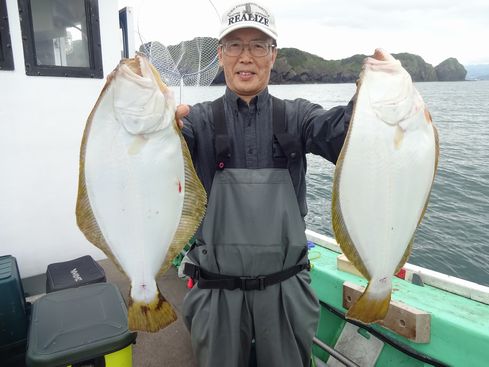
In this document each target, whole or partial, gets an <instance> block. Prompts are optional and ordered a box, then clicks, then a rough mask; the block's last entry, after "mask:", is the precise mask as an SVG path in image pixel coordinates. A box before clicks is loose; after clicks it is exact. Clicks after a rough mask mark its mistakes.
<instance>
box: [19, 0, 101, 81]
mask: <svg viewBox="0 0 489 367" xmlns="http://www.w3.org/2000/svg"><path fill="white" fill-rule="evenodd" d="M19 12H20V19H21V27H22V40H23V43H24V55H25V69H26V74H27V75H39V76H64V77H80V78H103V69H102V52H101V46H100V29H99V16H98V2H97V0H70V1H66V0H19Z"/></svg>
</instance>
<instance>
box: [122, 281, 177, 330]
mask: <svg viewBox="0 0 489 367" xmlns="http://www.w3.org/2000/svg"><path fill="white" fill-rule="evenodd" d="M127 314H128V323H129V329H130V330H132V331H135V330H141V331H149V332H153V333H154V332H157V331H158V330H160V329H163V328H165V327H167V326H168V325H170V324H171V323H172V322H173V321H175V320H176V319H177V314H176V313H175V310H174V309H173V307H172V305H171V304H170V303H169V302H168V301H167V300H166V299H165V297H163V295H162V294H161V292H160V290H159V289H158V291H157V294H156V296H155V297H154V299H153V300H151V301H150V302H149V303H145V302H141V301H135V300H133V299H132V297H131V296H130V295H129V308H128V310H127Z"/></svg>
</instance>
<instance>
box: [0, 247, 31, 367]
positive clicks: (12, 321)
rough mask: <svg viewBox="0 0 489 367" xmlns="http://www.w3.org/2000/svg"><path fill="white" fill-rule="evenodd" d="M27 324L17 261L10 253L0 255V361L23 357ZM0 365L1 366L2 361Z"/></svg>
mask: <svg viewBox="0 0 489 367" xmlns="http://www.w3.org/2000/svg"><path fill="white" fill-rule="evenodd" d="M27 325H28V320H27V308H26V302H25V298H24V290H23V288H22V282H21V279H20V274H19V269H18V267H17V261H16V260H15V257H13V256H10V255H7V256H0V361H4V362H5V361H10V360H15V359H16V358H17V357H18V356H20V357H23V354H24V352H25V345H26V339H27ZM5 363H7V362H5ZM0 365H1V366H3V362H2V363H0Z"/></svg>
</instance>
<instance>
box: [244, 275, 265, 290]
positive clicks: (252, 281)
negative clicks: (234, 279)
mask: <svg viewBox="0 0 489 367" xmlns="http://www.w3.org/2000/svg"><path fill="white" fill-rule="evenodd" d="M265 279H266V276H264V275H259V276H257V277H239V280H240V281H241V284H240V287H239V288H240V289H241V290H243V291H252V290H260V291H262V290H264V289H265V287H266V286H265Z"/></svg>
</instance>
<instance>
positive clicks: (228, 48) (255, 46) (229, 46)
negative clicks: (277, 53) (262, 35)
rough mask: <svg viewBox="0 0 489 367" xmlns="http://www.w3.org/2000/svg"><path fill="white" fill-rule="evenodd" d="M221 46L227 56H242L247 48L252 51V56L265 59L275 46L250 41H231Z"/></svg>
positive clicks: (265, 42) (263, 42)
mask: <svg viewBox="0 0 489 367" xmlns="http://www.w3.org/2000/svg"><path fill="white" fill-rule="evenodd" d="M220 46H221V47H222V49H223V50H224V53H225V54H226V55H227V56H231V57H235V56H239V55H241V53H242V52H243V50H244V49H245V47H247V48H248V50H250V53H251V55H252V56H255V57H263V56H267V55H268V54H269V53H270V50H272V49H273V48H274V47H275V45H271V44H269V43H268V42H267V41H250V43H244V42H241V41H229V42H225V43H221V44H220Z"/></svg>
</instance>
